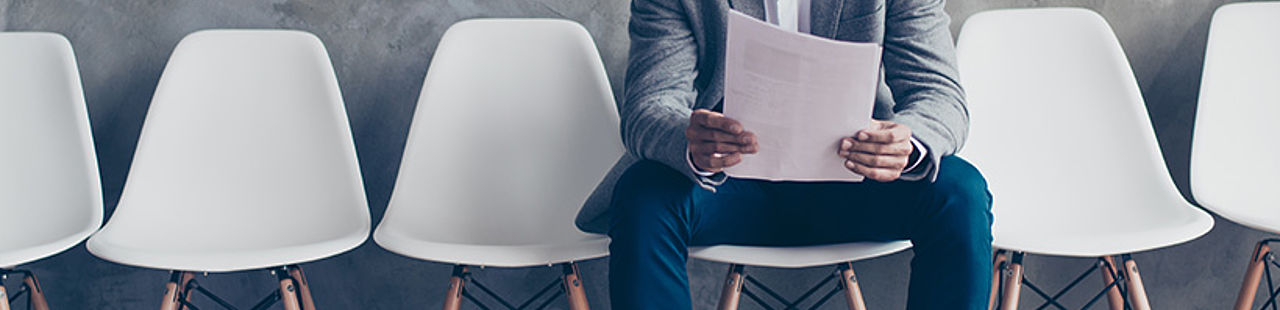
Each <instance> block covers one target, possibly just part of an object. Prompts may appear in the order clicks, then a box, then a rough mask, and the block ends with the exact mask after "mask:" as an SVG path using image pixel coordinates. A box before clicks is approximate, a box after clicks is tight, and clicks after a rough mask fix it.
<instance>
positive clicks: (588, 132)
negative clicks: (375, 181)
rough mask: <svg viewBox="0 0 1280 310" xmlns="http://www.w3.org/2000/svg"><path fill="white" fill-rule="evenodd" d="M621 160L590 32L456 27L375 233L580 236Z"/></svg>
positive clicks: (460, 240)
mask: <svg viewBox="0 0 1280 310" xmlns="http://www.w3.org/2000/svg"><path fill="white" fill-rule="evenodd" d="M622 152H623V148H622V142H621V141H620V139H619V136H618V114H617V108H616V107H615V106H614V99H613V94H612V91H611V90H610V88H609V83H608V79H607V78H606V76H605V71H604V65H603V64H602V63H601V61H600V56H599V54H598V53H597V51H596V48H595V44H594V43H593V42H592V40H591V37H590V35H589V34H588V33H587V30H586V29H585V28H583V27H582V26H581V25H579V24H577V23H574V22H571V21H566V20H554V19H476V20H468V21H463V22H459V23H457V24H454V25H453V26H452V27H450V28H449V30H448V31H446V32H445V34H444V37H443V38H442V39H441V40H440V45H439V47H438V48H437V49H436V52H435V56H434V57H433V59H432V61H431V67H430V69H429V70H428V72H427V76H426V80H425V81H424V82H423V86H422V93H421V97H420V98H419V100H418V107H417V111H416V112H415V114H414V119H413V125H412V127H411V129H410V132H409V136H408V142H407V143H406V144H405V151H404V157H403V159H402V161H401V165H400V174H399V177H398V178H397V180H396V187H395V191H394V193H393V194H392V196H391V201H390V205H389V206H388V207H387V213H386V216H385V217H384V218H383V222H382V223H381V224H380V227H379V230H383V229H387V228H388V227H391V228H394V229H396V230H402V231H410V232H416V233H414V234H413V235H417V236H430V237H431V238H435V239H436V240H433V241H436V242H443V243H456V244H476V245H517V244H544V243H555V242H560V241H565V240H572V239H576V238H582V236H584V235H583V233H581V232H579V231H578V230H577V229H576V228H575V226H574V225H573V219H574V216H575V213H576V212H577V210H578V209H579V207H581V206H582V203H583V202H584V201H585V200H586V198H587V196H588V194H590V193H591V191H592V189H594V188H595V186H596V184H597V183H598V182H599V181H600V180H601V179H602V178H603V177H604V175H605V173H606V172H607V171H608V170H609V167H611V166H612V164H613V163H614V162H615V161H616V160H617V159H618V158H619V157H620V156H621V155H622Z"/></svg>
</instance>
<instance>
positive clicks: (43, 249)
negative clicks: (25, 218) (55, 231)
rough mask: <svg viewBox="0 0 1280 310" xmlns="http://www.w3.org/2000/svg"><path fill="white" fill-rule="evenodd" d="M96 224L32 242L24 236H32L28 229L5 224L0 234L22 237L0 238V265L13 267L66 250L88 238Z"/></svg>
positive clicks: (95, 228)
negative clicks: (21, 229)
mask: <svg viewBox="0 0 1280 310" xmlns="http://www.w3.org/2000/svg"><path fill="white" fill-rule="evenodd" d="M96 226H97V225H94V227H86V229H85V230H83V231H80V232H76V233H74V234H70V235H64V236H61V237H57V238H56V239H52V240H39V241H35V242H33V240H31V238H26V237H27V236H34V235H31V234H29V232H28V231H15V230H17V229H11V228H10V227H15V228H17V227H16V226H12V225H6V226H4V228H6V229H0V231H4V232H0V234H3V235H5V236H24V238H5V240H0V267H14V266H17V265H21V264H26V263H29V262H33V261H36V260H40V259H42V258H45V257H49V256H53V255H54V254H58V253H61V252H62V251H66V250H67V249H70V248H71V247H73V246H75V245H76V244H79V243H80V241H84V239H85V238H88V237H89V235H90V234H92V233H93V232H94V231H95V230H97V227H96Z"/></svg>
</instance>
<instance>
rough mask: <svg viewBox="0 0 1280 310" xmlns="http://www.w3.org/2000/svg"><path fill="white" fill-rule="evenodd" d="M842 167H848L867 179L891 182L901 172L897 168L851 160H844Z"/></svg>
mask: <svg viewBox="0 0 1280 310" xmlns="http://www.w3.org/2000/svg"><path fill="white" fill-rule="evenodd" d="M844 167H845V168H848V169H849V171H853V173H857V174H859V175H862V176H864V177H867V178H868V179H872V180H876V181H880V182H891V181H893V180H897V179H898V176H900V175H901V174H902V172H901V171H898V170H892V169H883V168H873V167H867V166H863V165H860V164H858V163H856V162H854V161H852V160H846V161H844Z"/></svg>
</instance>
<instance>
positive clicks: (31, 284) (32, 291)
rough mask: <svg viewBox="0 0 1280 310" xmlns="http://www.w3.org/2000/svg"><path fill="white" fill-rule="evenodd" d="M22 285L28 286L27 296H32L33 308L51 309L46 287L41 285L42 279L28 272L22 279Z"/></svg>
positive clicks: (36, 309) (39, 309)
mask: <svg viewBox="0 0 1280 310" xmlns="http://www.w3.org/2000/svg"><path fill="white" fill-rule="evenodd" d="M22 285H25V286H26V287H27V298H31V309H34V310H49V301H48V300H45V298H44V288H43V287H40V280H37V279H36V275H34V274H27V276H26V277H24V278H23V279H22Z"/></svg>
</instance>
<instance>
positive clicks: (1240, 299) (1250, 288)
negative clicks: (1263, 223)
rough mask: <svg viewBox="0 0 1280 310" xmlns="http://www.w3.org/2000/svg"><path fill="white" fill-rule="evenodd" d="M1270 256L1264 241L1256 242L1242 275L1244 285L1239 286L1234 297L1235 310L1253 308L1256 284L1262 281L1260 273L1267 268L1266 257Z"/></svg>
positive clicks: (1268, 248) (1269, 248) (1269, 249)
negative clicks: (1238, 290) (1247, 266)
mask: <svg viewBox="0 0 1280 310" xmlns="http://www.w3.org/2000/svg"><path fill="white" fill-rule="evenodd" d="M1270 254H1271V247H1269V246H1267V242H1266V241H1262V242H1258V246H1256V247H1254V248H1253V257H1252V258H1250V259H1249V269H1246V270H1245V273H1244V284H1243V285H1241V286H1240V294H1239V296H1237V297H1236V306H1235V308H1234V309H1236V310H1249V309H1250V308H1253V300H1254V298H1255V297H1257V294H1258V282H1260V281H1261V280H1262V272H1263V271H1266V268H1267V255H1270Z"/></svg>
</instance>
